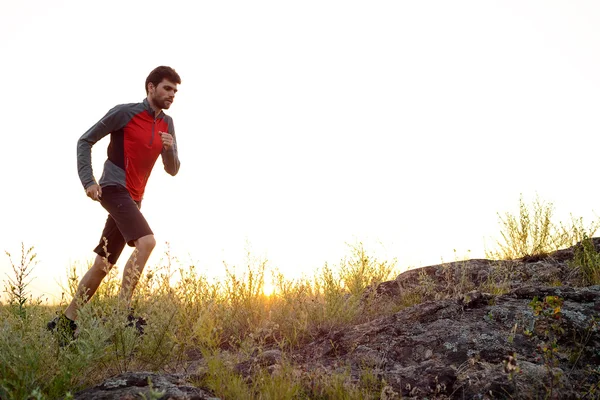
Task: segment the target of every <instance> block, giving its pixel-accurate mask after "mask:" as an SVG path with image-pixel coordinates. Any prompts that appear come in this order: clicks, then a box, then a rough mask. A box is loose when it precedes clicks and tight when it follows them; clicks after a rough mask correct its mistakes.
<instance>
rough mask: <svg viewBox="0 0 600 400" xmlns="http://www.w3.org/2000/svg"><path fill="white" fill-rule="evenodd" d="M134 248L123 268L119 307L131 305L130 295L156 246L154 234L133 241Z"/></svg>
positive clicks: (127, 307)
mask: <svg viewBox="0 0 600 400" xmlns="http://www.w3.org/2000/svg"><path fill="white" fill-rule="evenodd" d="M134 244H135V250H134V251H133V254H131V257H129V260H128V261H127V264H126V265H125V269H124V270H123V282H122V283H121V290H120V291H119V303H120V305H121V307H124V308H125V309H129V307H131V297H132V296H133V291H134V290H135V287H136V286H137V283H138V281H139V279H140V276H141V275H142V271H143V270H144V267H145V266H146V262H147V261H148V258H149V257H150V254H151V253H152V250H153V249H154V247H155V246H156V240H155V239H154V235H146V236H143V237H141V238H139V239H138V240H136V241H135V242H134Z"/></svg>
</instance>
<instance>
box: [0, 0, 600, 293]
mask: <svg viewBox="0 0 600 400" xmlns="http://www.w3.org/2000/svg"><path fill="white" fill-rule="evenodd" d="M0 10H1V12H0V76H1V77H2V79H3V84H2V88H3V90H2V96H0V108H1V109H2V110H3V115H4V118H3V121H2V130H3V134H2V142H1V143H2V147H3V151H2V156H1V157H0V174H1V175H0V177H1V181H0V182H1V184H2V192H1V194H0V224H1V225H0V246H1V248H0V250H8V251H10V252H12V253H13V255H14V256H17V255H18V252H19V246H20V243H21V242H22V241H23V242H25V244H26V246H31V245H33V246H35V249H36V251H37V254H38V258H39V264H38V265H37V267H36V269H35V270H34V273H33V276H35V277H36V279H35V280H34V281H33V283H32V289H33V291H34V294H36V295H38V294H41V293H44V294H46V295H48V296H50V298H51V299H53V298H56V297H53V296H56V295H57V294H58V290H59V289H58V284H57V281H64V279H65V270H66V268H67V267H68V266H69V265H70V264H72V263H74V262H79V263H82V264H84V263H85V262H87V261H88V260H91V259H92V258H93V256H94V254H93V253H92V249H93V248H94V246H95V245H96V243H97V240H98V238H99V236H100V233H101V230H102V227H103V224H104V220H105V218H106V213H105V211H104V210H103V209H102V208H101V206H100V205H99V204H98V203H94V202H92V201H90V200H89V199H88V198H86V197H85V195H84V192H83V189H82V187H81V184H80V182H79V178H78V176H77V169H76V158H75V148H76V142H77V139H78V138H79V137H80V136H81V135H82V134H83V132H85V131H86V130H87V129H88V128H89V127H90V126H91V125H92V124H94V123H95V122H96V121H97V120H98V119H100V118H101V117H102V116H103V115H104V113H106V111H108V110H109V109H110V108H112V107H113V106H114V105H116V104H119V103H128V102H136V101H141V100H142V99H143V98H144V96H145V92H144V89H143V86H144V80H145V78H146V76H147V75H148V73H149V72H150V71H151V70H152V69H153V68H154V67H156V66H158V65H170V66H172V67H174V68H175V69H176V70H177V71H178V72H179V74H180V75H181V77H182V81H183V82H182V84H181V85H180V91H179V93H178V95H177V98H176V100H175V103H174V105H173V106H172V107H171V109H170V110H169V111H168V113H169V114H170V115H171V116H172V117H173V118H174V121H175V127H176V133H177V138H178V143H179V149H180V159H181V162H182V167H181V171H180V173H179V175H178V176H176V177H175V178H172V177H170V176H169V175H167V174H166V173H165V172H164V171H163V170H162V166H161V163H160V161H159V162H158V163H157V168H156V169H155V171H154V172H153V175H152V177H151V179H150V183H149V185H148V187H147V191H146V196H145V200H144V205H143V207H142V210H143V211H144V214H145V215H146V217H147V219H148V220H149V222H150V225H151V226H152V228H153V230H154V231H155V234H156V238H157V241H158V243H159V246H157V249H156V250H155V253H154V255H153V258H152V259H151V263H156V262H158V260H159V259H160V258H161V256H162V253H163V252H164V251H165V245H164V243H165V242H166V241H169V242H170V243H171V248H172V251H173V253H174V254H175V255H176V256H178V257H179V258H180V259H182V260H183V261H184V264H187V263H189V262H194V263H195V264H196V265H197V266H198V267H199V268H200V270H201V271H204V272H207V273H208V274H209V275H218V274H220V273H222V270H223V267H222V261H226V262H227V263H228V264H235V265H240V264H241V260H243V255H244V251H245V248H246V247H247V243H249V244H250V247H251V250H252V252H253V254H254V255H255V256H258V257H266V258H268V259H269V260H270V265H271V266H273V267H278V268H280V269H281V270H282V271H283V272H284V273H286V274H288V276H290V277H297V276H299V274H301V273H311V272H312V271H313V270H314V269H315V268H317V267H321V266H322V265H323V264H324V262H326V261H328V262H329V263H332V264H335V263H337V262H338V261H339V259H340V258H341V257H343V256H344V255H346V254H348V251H347V247H346V245H345V242H354V241H356V240H362V241H363V242H365V244H366V245H367V248H368V249H371V250H372V251H373V252H375V253H376V254H377V255H378V256H380V257H381V258H387V259H391V258H394V257H397V258H398V261H399V265H400V266H401V267H407V266H423V265H428V264H435V263H439V262H440V261H441V260H442V259H444V260H446V261H448V260H452V259H453V258H454V249H456V251H457V254H459V255H460V256H464V255H467V254H468V255H469V257H471V258H476V257H483V255H484V240H487V241H488V243H489V238H490V237H493V236H497V233H498V217H497V212H505V211H512V210H514V209H515V207H516V205H517V202H518V198H519V194H520V193H523V194H524V196H525V198H526V200H531V199H533V198H534V197H535V194H536V193H537V194H539V196H540V197H541V198H542V199H544V200H546V201H551V202H553V203H554V204H555V206H556V209H557V214H558V218H559V219H562V218H563V217H564V219H566V217H567V216H568V214H569V213H573V214H575V215H578V216H583V217H584V218H586V220H588V221H591V220H592V219H593V218H594V216H595V213H594V211H596V210H598V204H599V203H600V196H599V194H600V193H599V192H600V191H599V190H598V185H597V183H596V181H595V175H596V174H595V167H597V165H598V162H597V158H596V157H597V153H598V150H597V144H598V139H597V134H598V131H599V129H598V128H599V125H600V121H599V120H598V115H599V114H598V109H599V106H600V98H599V93H600V90H599V89H600V79H599V75H598V71H600V56H599V52H598V49H599V48H600V27H599V26H600V24H599V21H600V3H598V2H596V1H569V2H566V1H548V0H544V1H527V0H514V1H481V0H473V1H452V2H449V1H444V0H440V1H412V2H409V1H398V0H395V1H326V0H319V1H309V0H305V1H297V2H289V1H252V2H249V1H218V2H191V1H170V2H156V1H148V0H146V1H112V0H111V1H102V2H95V3H92V2H82V1H41V0H38V1H27V0H26V1H22V2H16V1H7V0H2V4H1V8H0ZM107 144H108V138H106V139H104V140H103V141H102V142H100V143H98V145H97V146H96V147H95V148H94V153H93V161H94V172H95V175H96V177H97V178H99V176H100V174H101V168H102V163H103V162H104V159H105V149H106V146H107ZM469 251H470V253H469ZM128 254H129V252H125V253H124V255H123V256H122V258H121V260H120V261H121V262H120V263H119V264H121V265H122V264H124V261H125V258H126V256H127V255H128ZM15 258H17V257H15ZM9 271H10V267H9V263H8V258H7V257H6V256H4V255H2V256H1V257H0V272H1V273H2V276H3V278H4V277H5V273H8V272H9Z"/></svg>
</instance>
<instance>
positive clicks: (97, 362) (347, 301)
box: [0, 198, 600, 399]
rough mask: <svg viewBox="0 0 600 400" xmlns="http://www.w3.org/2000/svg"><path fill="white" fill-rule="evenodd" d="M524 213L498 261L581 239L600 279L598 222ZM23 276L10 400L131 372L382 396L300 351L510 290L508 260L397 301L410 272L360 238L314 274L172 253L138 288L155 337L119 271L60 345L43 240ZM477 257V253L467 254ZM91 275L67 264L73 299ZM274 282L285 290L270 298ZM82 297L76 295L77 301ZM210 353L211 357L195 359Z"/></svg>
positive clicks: (6, 328)
mask: <svg viewBox="0 0 600 400" xmlns="http://www.w3.org/2000/svg"><path fill="white" fill-rule="evenodd" d="M519 205H520V207H519V215H516V216H512V215H509V214H506V216H505V217H503V218H501V220H500V225H501V234H500V237H501V239H500V240H498V247H497V248H496V249H495V250H492V251H491V252H490V253H489V254H491V255H495V256H498V259H505V258H507V257H509V256H510V257H514V258H519V257H523V256H527V255H529V256H531V255H543V254H548V253H549V252H551V251H553V250H555V249H557V248H560V247H561V246H566V245H571V244H574V243H578V242H580V246H579V248H578V250H577V251H576V256H575V258H574V260H573V262H572V263H571V264H570V265H571V267H572V268H573V270H574V271H576V272H579V273H580V274H581V276H582V284H593V283H596V284H597V283H599V276H600V274H599V272H598V271H599V270H600V256H599V255H598V253H597V252H596V250H595V248H594V247H593V246H591V245H590V243H591V241H590V239H589V238H590V237H591V236H592V235H593V233H594V232H595V229H596V228H597V226H598V224H597V223H596V222H595V223H593V224H592V225H590V227H587V228H586V227H584V225H583V222H582V220H581V219H579V220H578V219H574V218H573V219H572V221H571V223H570V224H561V223H559V224H555V223H553V222H552V220H551V217H552V208H551V205H548V204H546V203H543V202H540V201H539V200H536V202H534V204H533V205H532V206H527V205H525V204H524V203H523V200H522V198H521V200H520V201H519ZM8 256H9V258H10V260H11V263H12V265H13V275H14V276H11V277H8V279H7V280H5V282H4V292H5V296H4V297H5V303H3V304H0V398H2V399H28V398H36V399H54V398H68V397H69V396H70V395H71V394H73V393H75V392H77V391H79V390H81V389H84V388H87V387H90V386H93V385H95V384H98V383H100V382H102V381H103V380H105V379H106V378H107V377H109V376H113V375H115V374H118V373H121V372H124V371H136V370H137V371H139V370H150V371H163V372H175V371H178V372H181V371H186V372H190V373H193V374H196V375H197V376H199V377H200V378H198V379H199V380H198V382H196V383H197V384H198V385H202V386H203V387H205V388H209V389H211V390H212V391H213V392H214V393H215V395H216V396H218V397H220V398H223V399H229V398H231V399H237V398H245V399H246V398H247V399H379V398H381V396H382V394H381V393H382V391H390V390H391V388H389V387H387V388H386V385H385V382H382V381H381V379H380V378H378V373H377V372H378V371H377V370H376V367H373V366H370V367H367V366H365V367H364V368H363V369H362V370H360V371H359V373H358V375H357V374H356V372H355V373H354V375H352V374H350V373H349V370H348V369H347V368H345V367H344V366H343V365H341V366H340V368H339V369H338V370H337V372H336V373H333V374H330V373H325V371H318V370H317V371H303V370H300V369H298V368H297V367H296V366H294V364H293V363H292V362H291V359H290V358H289V357H288V355H289V354H290V353H291V352H292V351H294V350H295V349H298V348H300V347H301V346H302V345H304V344H306V343H308V342H310V341H312V340H314V339H315V338H318V337H322V336H323V335H324V334H327V333H328V332H331V331H335V330H340V329H345V328H349V327H351V326H353V325H355V324H358V323H363V322H368V321H370V320H373V319H375V318H378V317H380V316H383V315H389V314H391V313H394V312H397V311H398V310H401V309H402V308H405V307H410V306H412V305H414V304H418V303H420V302H421V301H423V300H425V299H431V298H444V296H446V297H455V296H458V295H460V294H461V293H465V292H468V291H469V290H473V289H479V290H485V291H488V292H490V293H494V294H501V293H504V292H505V291H506V287H507V286H506V285H507V281H508V280H509V279H510V271H505V270H504V269H503V268H502V267H500V265H501V264H499V267H498V268H497V271H496V270H494V271H493V274H491V275H490V279H489V281H488V282H485V283H484V284H483V285H482V286H480V287H476V286H475V285H474V283H473V282H471V281H470V280H469V278H468V276H467V275H466V274H463V275H462V276H459V282H458V284H452V285H451V284H449V285H448V288H447V289H444V290H442V292H439V289H436V286H435V284H434V283H433V282H432V281H431V278H430V277H429V276H427V275H426V274H420V277H419V282H420V285H419V287H417V288H416V289H414V290H412V291H405V292H403V293H402V295H401V296H398V297H397V298H385V297H383V298H380V297H377V295H376V294H375V291H373V290H371V289H372V288H373V287H375V286H376V285H377V284H379V283H381V282H384V281H388V280H392V279H394V278H395V277H396V276H397V274H398V273H399V272H400V271H399V268H398V266H397V263H396V260H392V261H382V260H379V259H377V258H376V257H374V256H372V255H370V254H369V253H368V252H367V251H366V250H365V249H364V247H363V246H362V244H360V243H358V244H356V245H354V246H349V252H348V254H347V256H345V257H343V258H342V259H341V260H340V262H339V263H338V264H336V265H328V264H325V265H323V267H322V268H319V269H317V270H315V271H314V273H313V275H312V276H310V277H304V278H301V279H297V280H289V279H286V278H285V276H284V275H283V274H281V273H279V272H277V271H275V272H274V273H273V274H272V276H268V275H269V274H268V272H269V268H268V265H267V263H266V261H264V260H260V259H258V260H257V259H254V258H252V257H251V256H250V255H249V256H248V262H247V264H246V265H245V266H244V267H243V268H241V269H239V268H235V267H231V266H226V274H225V277H224V278H223V279H222V280H219V281H214V280H209V279H208V278H207V277H206V276H205V275H203V274H201V273H199V272H198V271H197V269H196V268H195V267H194V266H182V265H180V264H179V263H178V261H177V260H176V259H175V258H174V257H172V256H171V255H170V254H169V253H167V254H166V257H165V260H166V261H165V263H164V265H159V266H156V267H150V266H149V267H147V268H146V270H145V271H144V274H143V275H142V276H141V277H140V282H139V284H138V287H137V290H136V291H135V293H134V299H133V304H134V306H135V308H136V312H137V313H138V314H140V315H141V316H143V317H144V318H146V319H147V321H148V325H147V326H146V329H145V330H146V334H145V335H143V336H141V337H140V336H138V335H137V334H136V332H135V330H134V329H133V328H131V327H128V326H126V314H125V312H124V311H119V310H118V307H117V293H118V288H119V278H120V271H118V270H117V268H114V269H113V270H112V271H110V272H109V274H108V275H107V277H106V279H105V281H104V282H103V284H102V285H101V286H100V288H99V290H98V291H97V293H96V295H95V296H94V297H93V298H92V299H91V301H90V302H89V303H87V304H86V305H85V306H83V307H82V308H81V309H80V312H79V320H78V324H79V327H80V328H79V332H80V333H79V337H78V339H77V340H76V341H74V342H73V343H72V344H71V345H70V346H67V347H60V346H59V344H58V342H57V340H56V338H54V337H53V336H52V335H51V334H50V333H49V332H48V331H47V330H46V323H47V322H48V321H49V320H50V319H51V318H53V317H54V315H55V313H56V312H57V311H58V310H60V309H64V307H65V304H61V305H59V306H48V305H45V304H43V303H42V302H41V301H39V300H37V299H34V298H32V297H31V295H29V293H28V290H27V289H28V284H29V282H30V281H29V280H28V279H29V274H30V273H31V271H32V269H33V268H34V267H35V261H36V255H35V252H34V251H33V248H29V249H26V248H25V246H23V247H22V249H21V257H20V260H18V261H17V262H14V263H13V257H12V256H11V255H8ZM465 262H466V261H465ZM79 274H80V272H79V271H78V269H77V268H75V267H73V268H70V269H69V270H68V271H67V285H66V287H65V288H64V290H65V292H66V293H69V294H70V296H73V294H74V293H75V290H76V287H77V283H78V281H79V278H80V276H79ZM269 279H271V280H272V282H273V287H274V292H273V293H272V294H270V295H265V294H264V289H265V282H266V281H267V280H269ZM68 298H69V299H70V297H68ZM267 348H268V349H273V348H275V349H279V350H280V351H281V354H282V359H281V360H280V361H279V362H277V364H276V365H275V366H264V365H263V366H260V365H256V366H255V367H254V368H253V369H252V370H250V371H247V373H246V374H240V372H239V371H238V370H237V369H236V367H235V366H236V365H240V364H243V363H245V362H249V361H251V360H252V359H253V357H256V355H257V354H260V353H261V351H262V350H264V349H267ZM198 358H202V362H201V363H200V365H197V364H196V365H195V366H192V365H191V364H190V360H193V359H198Z"/></svg>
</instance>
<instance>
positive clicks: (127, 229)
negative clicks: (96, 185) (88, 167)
mask: <svg viewBox="0 0 600 400" xmlns="http://www.w3.org/2000/svg"><path fill="white" fill-rule="evenodd" d="M100 204H102V207H104V208H105V209H106V211H108V219H107V220H106V225H105V226H104V230H103V231H102V236H101V237H100V243H99V244H98V246H96V248H95V249H94V252H95V253H96V254H98V255H100V256H102V257H106V258H108V262H109V263H111V264H116V263H117V260H118V259H119V256H120V255H121V252H122V251H123V249H124V248H125V243H127V244H128V245H129V246H134V242H135V241H136V240H137V239H139V238H141V237H144V236H146V235H153V234H154V233H153V232H152V229H150V226H149V225H148V222H147V221H146V218H144V216H143V215H142V213H141V212H140V207H141V205H142V202H141V201H135V200H133V199H132V198H131V195H130V194H129V192H128V191H127V189H125V188H124V187H123V186H106V187H103V188H102V197H101V199H100ZM107 253H108V254H107Z"/></svg>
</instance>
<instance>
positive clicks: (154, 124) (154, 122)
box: [150, 118, 156, 146]
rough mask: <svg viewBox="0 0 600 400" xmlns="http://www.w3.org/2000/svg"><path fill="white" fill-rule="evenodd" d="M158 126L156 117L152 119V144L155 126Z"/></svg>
mask: <svg viewBox="0 0 600 400" xmlns="http://www.w3.org/2000/svg"><path fill="white" fill-rule="evenodd" d="M155 126H156V118H154V119H153V120H152V135H151V136H150V146H152V143H154V127H155Z"/></svg>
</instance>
